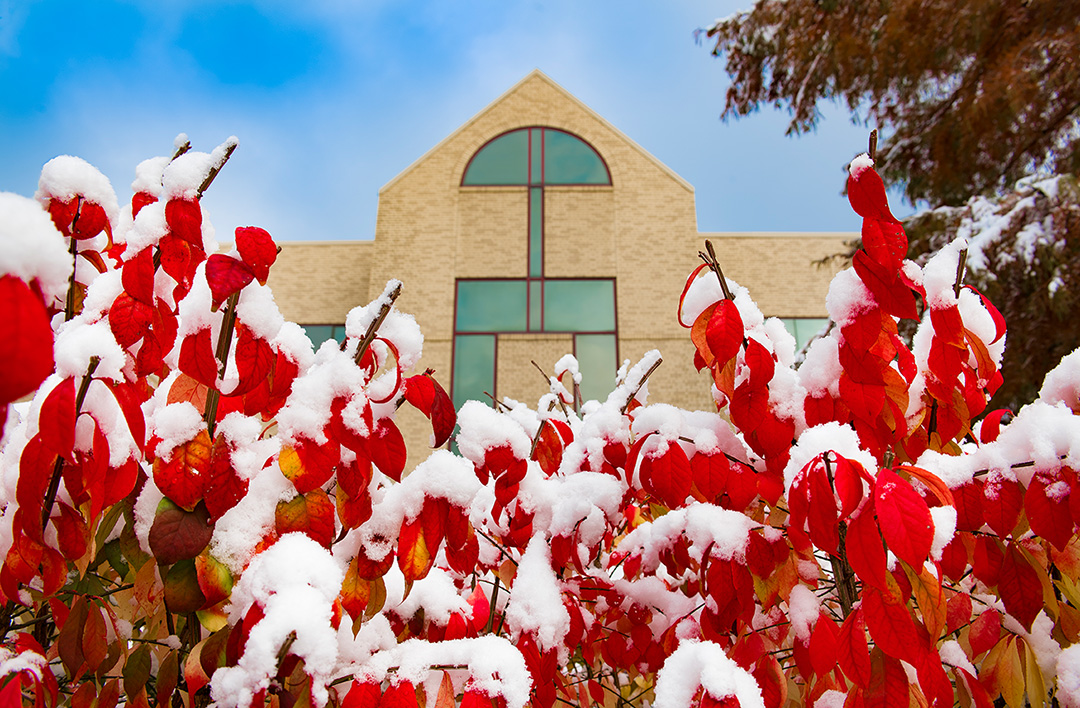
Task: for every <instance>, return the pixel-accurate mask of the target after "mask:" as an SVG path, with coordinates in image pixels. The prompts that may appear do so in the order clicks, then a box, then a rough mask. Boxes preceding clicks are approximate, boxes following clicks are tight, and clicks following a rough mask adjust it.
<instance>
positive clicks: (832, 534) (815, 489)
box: [807, 464, 840, 556]
mask: <svg viewBox="0 0 1080 708" xmlns="http://www.w3.org/2000/svg"><path fill="white" fill-rule="evenodd" d="M807 477H808V479H807V481H808V482H809V483H810V489H809V499H810V500H811V501H812V502H813V503H811V504H809V505H808V507H807V508H808V512H809V513H808V514H807V521H808V522H809V525H810V540H812V541H813V542H814V545H815V546H817V547H818V548H820V549H821V550H823V551H825V552H826V553H828V554H830V555H834V556H835V555H836V553H837V551H838V550H839V546H840V526H839V524H838V518H837V515H836V499H835V498H834V496H833V490H832V486H831V485H830V484H829V478H828V477H827V476H826V473H825V470H824V469H823V468H822V467H821V465H820V464H817V465H814V466H813V467H812V468H811V469H810V472H809V474H808V475H807Z"/></svg>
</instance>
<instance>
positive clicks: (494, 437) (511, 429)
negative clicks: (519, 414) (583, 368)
mask: <svg viewBox="0 0 1080 708" xmlns="http://www.w3.org/2000/svg"><path fill="white" fill-rule="evenodd" d="M616 390H617V389H616ZM458 425H459V426H460V427H461V431H460V432H459V433H458V435H457V444H458V449H459V450H461V454H462V455H463V456H464V457H465V458H466V459H468V460H470V461H471V462H472V463H473V464H476V465H481V464H483V462H484V455H485V454H486V453H487V451H488V450H490V449H492V448H494V447H499V446H501V445H509V446H510V449H511V451H513V453H514V456H515V457H517V458H518V459H521V460H524V459H527V458H528V457H529V450H530V449H531V448H532V441H531V440H530V439H529V436H528V435H527V434H526V433H525V430H524V429H522V427H521V426H520V425H518V424H517V423H516V422H514V421H513V420H512V419H510V418H509V417H507V416H504V415H501V414H500V413H499V412H498V411H496V410H495V409H493V408H491V407H490V406H486V405H484V404H483V403H481V402H480V401H466V402H465V405H463V406H462V407H461V410H460V411H458Z"/></svg>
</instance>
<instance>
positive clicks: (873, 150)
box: [866, 128, 877, 163]
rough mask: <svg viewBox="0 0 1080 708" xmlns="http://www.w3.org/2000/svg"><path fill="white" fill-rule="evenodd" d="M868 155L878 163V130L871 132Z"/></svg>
mask: <svg viewBox="0 0 1080 708" xmlns="http://www.w3.org/2000/svg"><path fill="white" fill-rule="evenodd" d="M866 154H867V155H869V156H870V159H871V160H873V161H874V162H875V163H877V128H874V129H873V130H871V131H870V144H869V145H868V146H867V149H866Z"/></svg>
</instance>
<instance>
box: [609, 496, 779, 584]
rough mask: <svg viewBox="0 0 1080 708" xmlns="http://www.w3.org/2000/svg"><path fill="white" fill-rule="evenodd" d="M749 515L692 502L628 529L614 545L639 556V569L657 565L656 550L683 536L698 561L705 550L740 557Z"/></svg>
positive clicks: (750, 524)
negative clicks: (629, 530)
mask: <svg viewBox="0 0 1080 708" xmlns="http://www.w3.org/2000/svg"><path fill="white" fill-rule="evenodd" d="M756 525H758V524H756V523H755V522H754V521H753V520H752V519H750V518H748V517H747V516H745V515H743V514H740V513H739V512H737V511H731V510H729V509H722V508H720V507H718V506H714V505H712V504H701V503H699V502H695V503H692V504H689V505H687V506H686V507H684V508H682V509H674V510H672V511H669V512H668V513H667V514H664V515H663V516H661V517H660V518H658V519H656V520H654V521H651V522H645V523H643V524H641V525H640V526H638V527H637V528H636V529H634V530H633V531H631V532H630V533H628V534H627V535H626V536H625V537H623V539H622V540H621V541H620V542H619V543H618V545H617V546H616V547H615V551H616V552H618V553H630V554H637V555H640V556H641V567H642V570H645V571H647V572H652V571H653V570H656V569H657V567H658V566H659V565H660V553H661V552H662V551H664V550H665V549H667V548H670V547H671V546H672V545H674V544H675V543H677V542H678V541H679V539H681V538H685V539H686V540H688V541H690V547H689V549H688V551H689V554H690V557H691V558H693V559H695V560H697V561H700V560H701V559H702V556H703V555H704V553H705V551H706V550H708V551H709V552H710V555H711V556H714V557H717V558H721V559H723V560H732V559H734V560H736V561H740V562H741V561H743V560H744V558H745V552H746V544H747V541H748V538H749V533H750V529H751V528H753V527H754V526H756Z"/></svg>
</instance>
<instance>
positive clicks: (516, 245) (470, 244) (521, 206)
mask: <svg viewBox="0 0 1080 708" xmlns="http://www.w3.org/2000/svg"><path fill="white" fill-rule="evenodd" d="M458 222H459V223H460V224H461V226H460V231H459V233H458V235H457V250H456V259H455V265H456V269H457V277H458V278H490V277H491V276H492V275H498V276H500V277H504V278H524V277H525V275H526V273H527V272H528V267H529V250H528V248H529V191H528V189H527V188H525V187H463V188H462V189H461V192H460V194H459V195H458Z"/></svg>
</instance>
